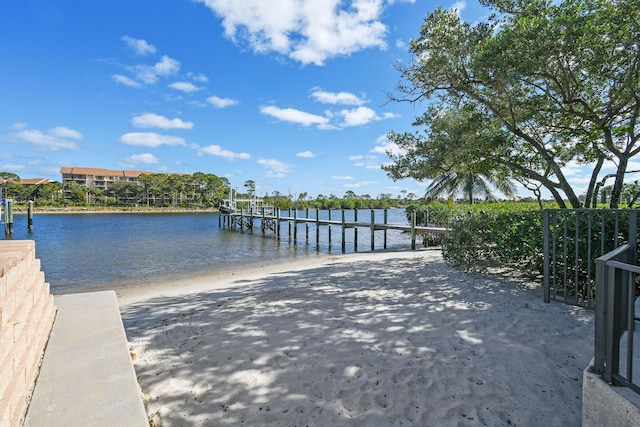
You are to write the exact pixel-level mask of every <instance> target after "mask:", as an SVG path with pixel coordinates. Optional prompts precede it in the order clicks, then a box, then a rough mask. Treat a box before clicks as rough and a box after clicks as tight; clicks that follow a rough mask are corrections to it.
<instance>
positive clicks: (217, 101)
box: [207, 96, 239, 108]
mask: <svg viewBox="0 0 640 427" xmlns="http://www.w3.org/2000/svg"><path fill="white" fill-rule="evenodd" d="M207 102H209V103H210V104H211V105H213V106H214V107H216V108H227V107H231V106H234V105H237V104H239V102H238V101H236V100H235V99H231V98H220V97H217V96H210V97H208V98H207Z"/></svg>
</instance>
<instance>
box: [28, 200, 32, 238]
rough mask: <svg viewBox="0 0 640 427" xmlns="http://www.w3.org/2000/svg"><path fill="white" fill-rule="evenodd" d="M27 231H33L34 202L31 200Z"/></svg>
mask: <svg viewBox="0 0 640 427" xmlns="http://www.w3.org/2000/svg"><path fill="white" fill-rule="evenodd" d="M27 231H33V200H29V207H28V208H27Z"/></svg>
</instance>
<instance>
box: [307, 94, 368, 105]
mask: <svg viewBox="0 0 640 427" xmlns="http://www.w3.org/2000/svg"><path fill="white" fill-rule="evenodd" d="M311 97H312V98H314V99H315V100H316V101H319V102H322V103H323V104H341V105H363V104H364V103H365V102H366V100H364V99H362V98H359V97H358V96H356V95H354V94H352V93H349V92H326V91H323V90H314V91H313V92H311Z"/></svg>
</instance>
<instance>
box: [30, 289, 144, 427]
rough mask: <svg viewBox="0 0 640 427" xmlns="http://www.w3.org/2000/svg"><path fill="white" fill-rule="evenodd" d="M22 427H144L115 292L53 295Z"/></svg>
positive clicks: (137, 387)
mask: <svg viewBox="0 0 640 427" xmlns="http://www.w3.org/2000/svg"><path fill="white" fill-rule="evenodd" d="M55 305H56V306H58V314H57V317H56V320H55V322H54V324H53V329H52V331H51V337H50V339H49V343H48V345H47V348H46V351H45V356H44V360H43V362H42V367H41V369H40V374H39V376H38V380H37V382H36V387H35V390H34V392H33V397H32V400H31V404H30V406H29V409H28V412H27V416H26V421H25V424H24V425H25V426H31V427H40V426H47V427H57V426H60V427H63V426H64V427H68V426H72V425H74V426H132V427H133V426H148V425H149V421H148V419H147V415H146V411H145V408H144V404H143V402H142V396H141V393H140V388H139V386H138V383H137V381H136V374H135V371H134V369H133V364H132V363H131V356H130V354H129V348H128V343H127V337H126V334H125V331H124V327H123V324H122V319H121V317H120V311H119V309H118V302H117V300H116V295H115V292H113V291H104V292H91V293H84V294H72V295H61V296H57V297H55Z"/></svg>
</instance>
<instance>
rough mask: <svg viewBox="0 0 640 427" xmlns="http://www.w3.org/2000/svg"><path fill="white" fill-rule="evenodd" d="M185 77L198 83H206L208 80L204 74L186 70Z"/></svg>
mask: <svg viewBox="0 0 640 427" xmlns="http://www.w3.org/2000/svg"><path fill="white" fill-rule="evenodd" d="M187 77H188V78H190V79H191V80H193V81H194V82H199V83H206V82H208V81H209V79H208V78H207V76H205V75H204V74H195V73H192V72H188V73H187Z"/></svg>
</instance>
